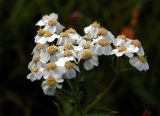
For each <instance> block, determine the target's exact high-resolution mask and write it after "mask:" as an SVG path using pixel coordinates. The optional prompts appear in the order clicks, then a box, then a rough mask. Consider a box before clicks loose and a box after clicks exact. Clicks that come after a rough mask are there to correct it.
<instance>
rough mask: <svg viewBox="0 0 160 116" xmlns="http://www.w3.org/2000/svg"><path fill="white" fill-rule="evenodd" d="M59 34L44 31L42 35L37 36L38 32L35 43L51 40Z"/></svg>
mask: <svg viewBox="0 0 160 116" xmlns="http://www.w3.org/2000/svg"><path fill="white" fill-rule="evenodd" d="M59 37H60V36H59V35H57V34H55V33H52V32H50V31H45V33H44V35H43V36H39V35H38V34H37V35H36V37H35V43H40V44H45V43H46V42H53V41H54V40H55V39H56V38H57V39H58V38H59Z"/></svg>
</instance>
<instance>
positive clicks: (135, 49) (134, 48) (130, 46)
mask: <svg viewBox="0 0 160 116" xmlns="http://www.w3.org/2000/svg"><path fill="white" fill-rule="evenodd" d="M127 50H128V51H129V52H132V53H135V52H138V50H139V48H138V47H137V46H134V45H129V46H128V47H127Z"/></svg>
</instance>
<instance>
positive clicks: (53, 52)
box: [48, 45, 58, 54]
mask: <svg viewBox="0 0 160 116" xmlns="http://www.w3.org/2000/svg"><path fill="white" fill-rule="evenodd" d="M57 51H58V48H57V47H56V46H55V45H51V46H49V47H48V52H49V53H50V54H55V53H56V52H57Z"/></svg>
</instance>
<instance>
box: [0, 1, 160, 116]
mask: <svg viewBox="0 0 160 116" xmlns="http://www.w3.org/2000/svg"><path fill="white" fill-rule="evenodd" d="M52 12H55V13H58V14H59V21H60V22H61V24H63V25H64V26H65V27H74V28H75V29H76V30H77V31H78V32H79V33H81V34H83V31H82V30H83V28H84V27H85V26H87V25H89V24H90V23H91V22H92V21H95V20H97V21H99V22H101V24H102V25H103V26H104V27H106V28H107V29H108V30H110V31H111V32H113V34H115V35H118V34H121V33H122V31H123V30H124V29H125V33H126V34H130V35H131V36H134V38H138V39H140V40H141V41H142V45H143V47H144V49H145V51H146V55H147V59H148V62H149V64H150V70H149V71H147V72H139V71H137V70H136V69H134V70H132V71H129V72H124V73H121V74H119V80H118V81H117V82H116V83H115V85H114V86H113V88H112V89H111V90H110V91H109V93H108V94H107V95H106V96H105V97H104V99H103V100H101V102H100V103H99V104H97V106H103V107H105V108H106V109H107V108H109V109H112V110H115V111H118V112H119V114H118V115H126V116H135V115H141V116H155V115H160V92H159V89H160V79H159V78H160V67H159V65H160V52H159V51H160V45H159V44H160V39H159V37H160V23H159V21H160V1H159V0H84V1H83V0H8V1H6V0H0V22H1V28H0V115H1V116H3V115H19V116H22V115H25V116H29V115H38V116H41V115H57V105H56V103H55V102H53V101H55V98H54V97H48V96H44V95H43V92H42V90H41V87H40V85H41V83H40V82H34V83H32V82H30V81H29V80H27V79H26V75H27V74H28V73H29V70H28V69H27V65H28V63H29V61H30V60H31V57H32V56H31V52H32V49H33V47H34V45H35V44H34V36H35V34H36V30H37V27H35V23H36V22H37V21H38V20H39V19H40V18H41V16H42V15H44V14H49V13H52ZM111 59H112V58H111V57H101V58H100V60H99V61H100V64H99V67H96V68H95V69H94V70H92V71H89V72H87V74H84V76H83V77H82V78H85V82H84V83H83V88H85V94H84V96H83V98H84V101H83V102H84V103H85V104H86V103H88V102H90V101H92V100H93V99H94V97H95V96H96V94H97V93H99V92H101V91H103V90H104V87H106V85H107V84H108V83H109V82H110V80H111V79H112V78H113V77H112V75H113V70H112V68H111V67H112V60H111ZM120 60H121V59H120ZM147 114H148V115H147ZM95 115H96V114H95ZM96 116H97V115H96Z"/></svg>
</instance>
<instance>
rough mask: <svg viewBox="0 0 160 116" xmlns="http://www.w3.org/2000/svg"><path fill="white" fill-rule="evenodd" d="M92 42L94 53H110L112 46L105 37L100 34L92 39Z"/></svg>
mask: <svg viewBox="0 0 160 116" xmlns="http://www.w3.org/2000/svg"><path fill="white" fill-rule="evenodd" d="M93 43H94V44H95V51H94V53H95V54H96V55H110V54H111V53H112V46H111V45H110V43H109V40H108V39H107V38H104V37H103V36H100V37H98V38H97V39H95V40H93Z"/></svg>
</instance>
